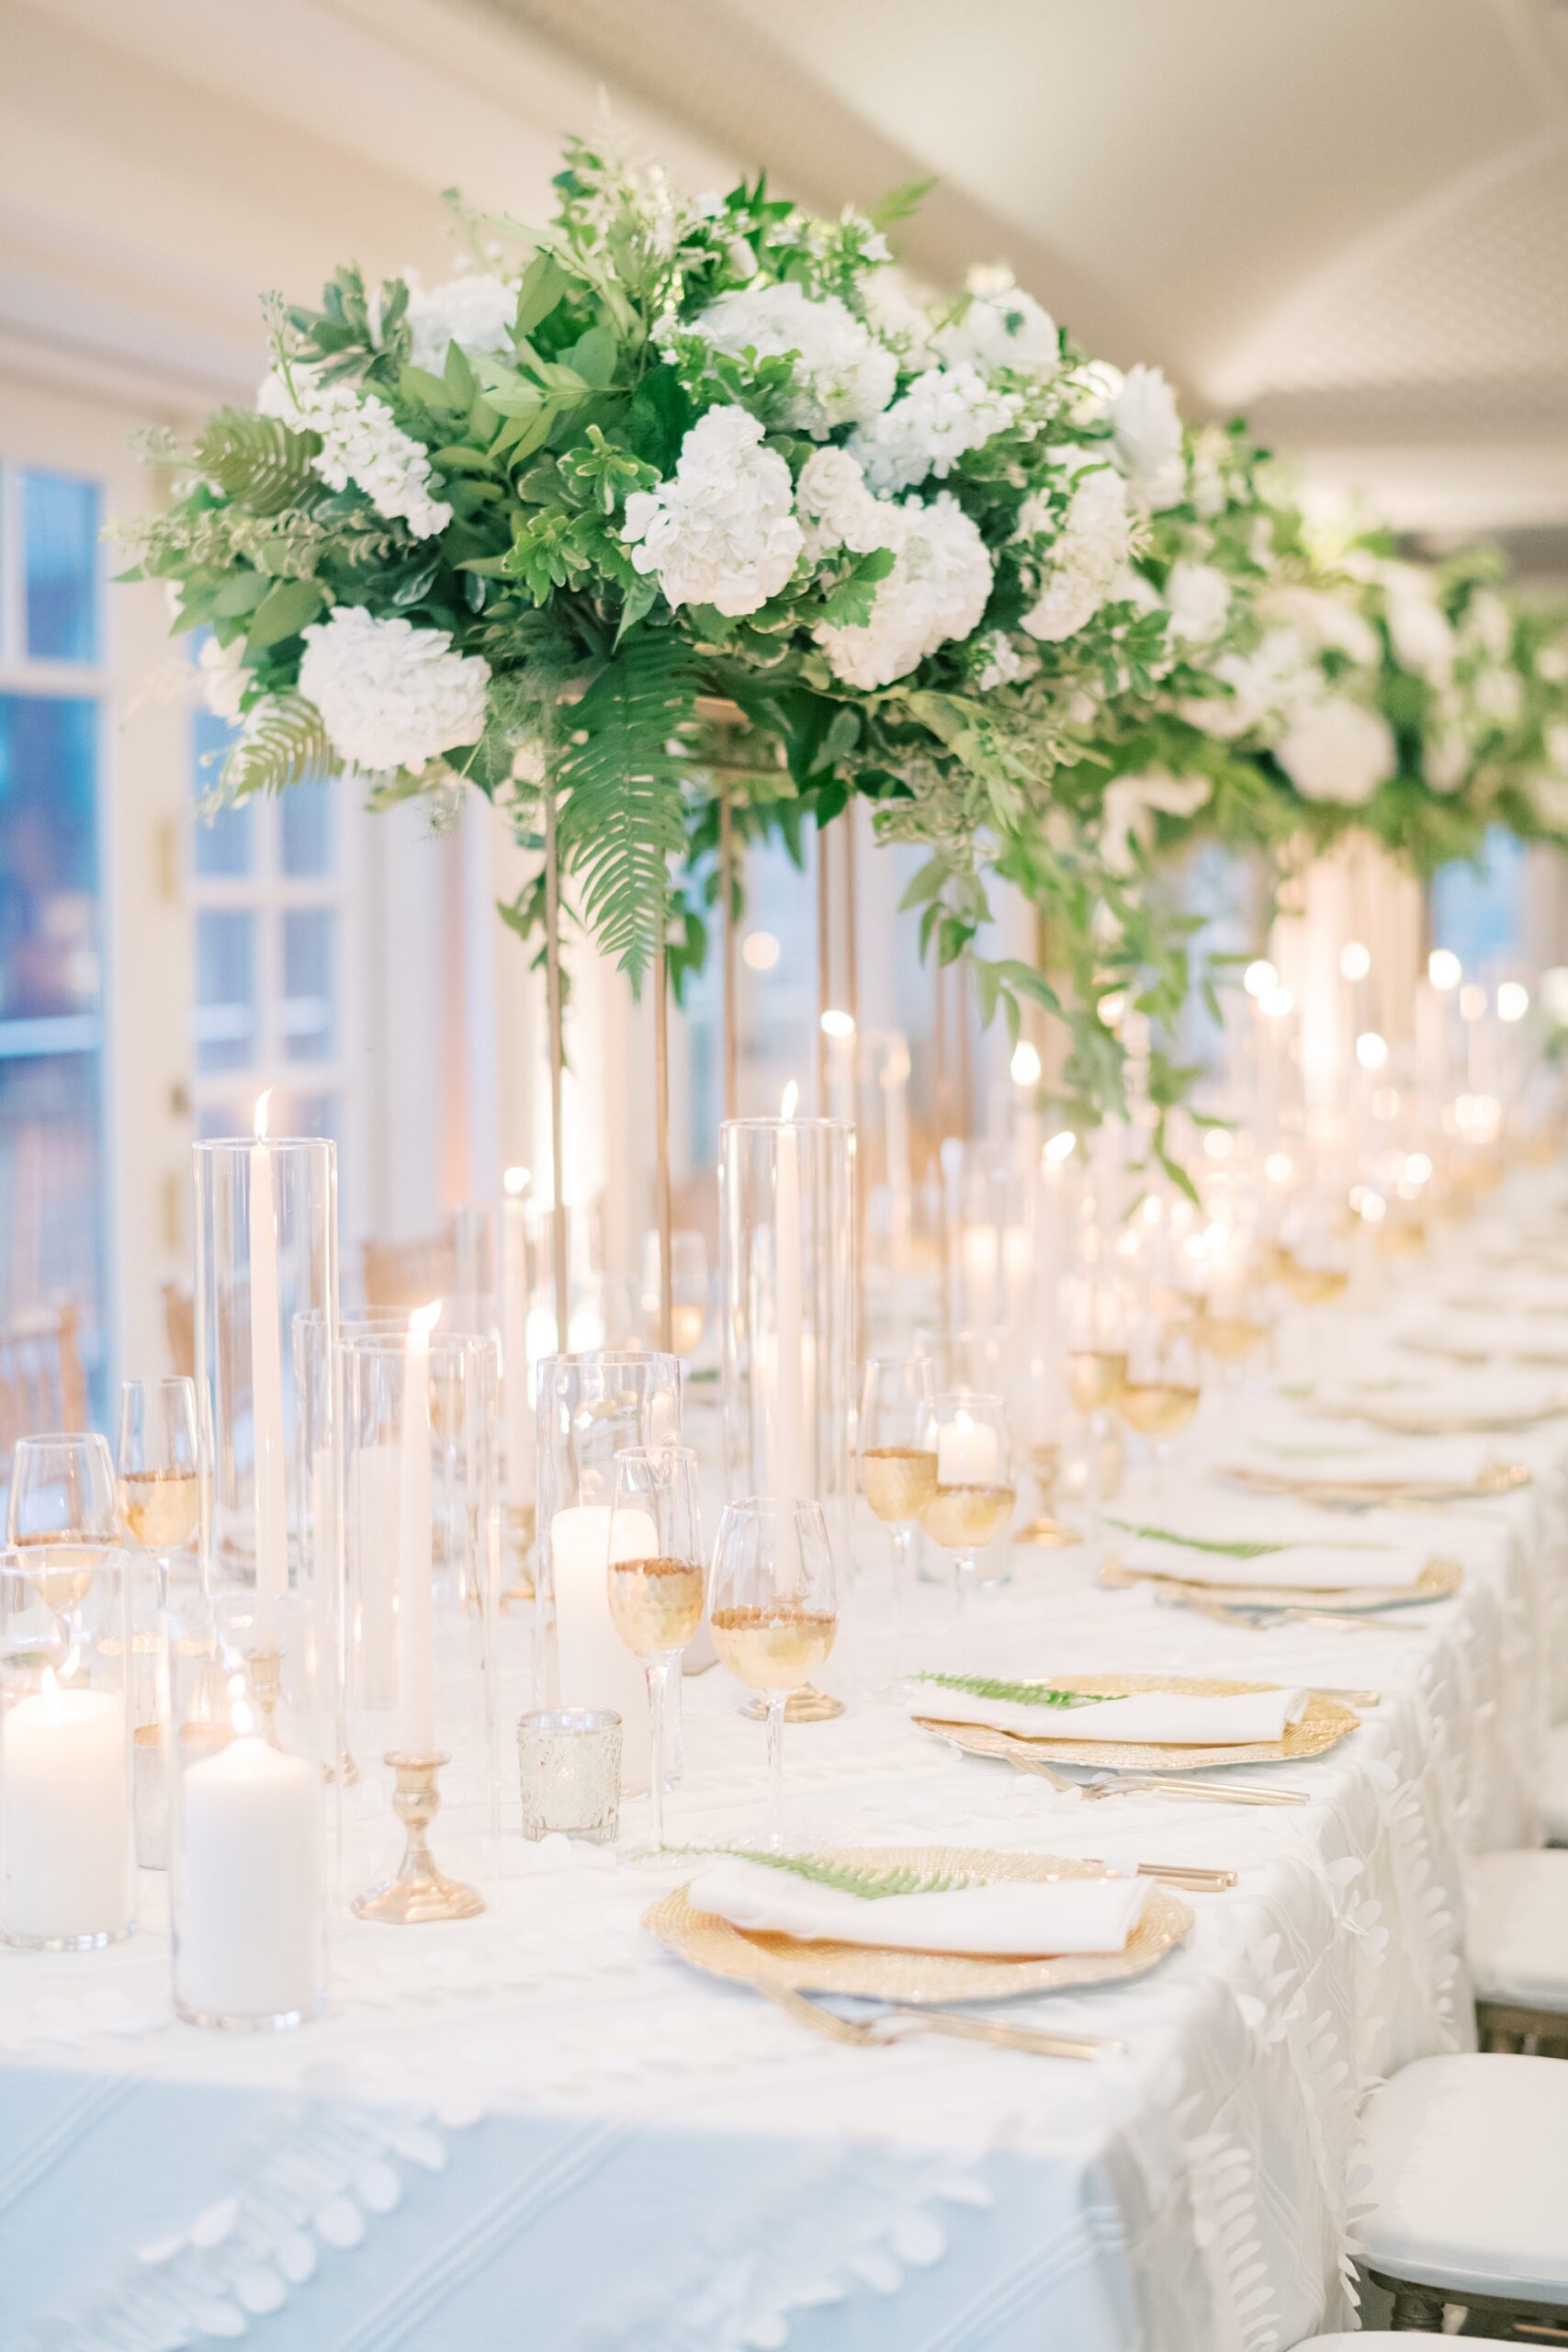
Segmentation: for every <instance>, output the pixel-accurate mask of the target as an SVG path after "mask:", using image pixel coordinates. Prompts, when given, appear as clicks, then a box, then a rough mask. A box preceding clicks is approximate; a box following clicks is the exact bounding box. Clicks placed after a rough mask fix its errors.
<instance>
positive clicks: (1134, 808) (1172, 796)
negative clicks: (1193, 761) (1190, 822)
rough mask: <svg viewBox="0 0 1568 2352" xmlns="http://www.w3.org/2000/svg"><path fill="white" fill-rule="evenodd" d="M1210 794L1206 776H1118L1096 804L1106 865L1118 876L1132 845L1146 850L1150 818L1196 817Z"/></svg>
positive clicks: (1128, 863) (1162, 772)
mask: <svg viewBox="0 0 1568 2352" xmlns="http://www.w3.org/2000/svg"><path fill="white" fill-rule="evenodd" d="M1212 790H1213V785H1212V783H1211V780H1210V778H1209V777H1208V776H1206V775H1188V776H1179V775H1171V773H1170V771H1169V769H1168V768H1148V769H1145V771H1144V772H1143V774H1141V775H1119V776H1116V777H1115V778H1113V780H1112V781H1111V783H1110V784H1108V785H1107V786H1106V787H1105V797H1104V799H1103V800H1102V801H1101V803H1100V848H1101V850H1102V851H1103V853H1104V855H1105V859H1106V863H1107V864H1108V865H1111V866H1112V867H1113V868H1114V869H1115V871H1116V872H1117V873H1119V874H1125V873H1127V872H1128V871H1129V870H1130V869H1131V867H1132V864H1133V844H1134V842H1138V843H1139V844H1140V845H1142V846H1143V847H1145V848H1146V847H1147V846H1148V844H1149V843H1150V842H1152V841H1153V839H1154V822H1153V820H1154V816H1155V813H1156V810H1157V811H1159V812H1160V813H1162V814H1163V815H1165V816H1168V817H1191V816H1194V815H1196V813H1197V811H1198V810H1199V809H1201V808H1202V807H1203V805H1204V803H1205V801H1206V800H1207V799H1208V797H1209V795H1210V792H1211V791H1212Z"/></svg>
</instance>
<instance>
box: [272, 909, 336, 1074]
mask: <svg viewBox="0 0 1568 2352" xmlns="http://www.w3.org/2000/svg"><path fill="white" fill-rule="evenodd" d="M336 933H337V919H336V917H335V916H334V915H333V913H332V912H331V910H329V909H328V908H325V907H295V908H291V909H290V910H288V913H286V914H285V916H284V918H283V1006H282V1017H281V1024H280V1025H281V1027H282V1030H283V1049H284V1051H285V1053H286V1054H287V1055H288V1059H289V1060H290V1061H291V1062H326V1061H331V1059H332V1057H333V1054H334V1053H335V1052H336V1051H337V1021H336V989H335V987H334V985H333V965H334V964H335V962H336V949H337V936H336Z"/></svg>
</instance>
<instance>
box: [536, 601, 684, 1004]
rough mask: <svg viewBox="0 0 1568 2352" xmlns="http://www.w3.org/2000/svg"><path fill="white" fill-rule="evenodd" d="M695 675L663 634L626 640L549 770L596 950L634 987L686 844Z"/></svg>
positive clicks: (663, 917)
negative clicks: (674, 862)
mask: <svg viewBox="0 0 1568 2352" xmlns="http://www.w3.org/2000/svg"><path fill="white" fill-rule="evenodd" d="M696 692H697V674H696V670H695V667H694V662H693V660H692V657H691V654H690V652H689V651H688V650H687V649H686V647H685V646H684V645H682V643H681V641H680V640H679V639H676V638H674V637H672V636H669V635H661V634H654V633H650V634H649V635H646V636H642V637H636V638H632V639H628V640H627V642H626V644H625V645H623V646H622V647H621V648H620V649H619V650H618V651H617V652H616V653H615V655H614V656H613V657H612V658H611V660H610V661H609V662H606V664H605V666H604V669H603V670H602V671H601V672H600V673H599V675H598V676H597V677H596V678H595V679H594V681H593V683H592V685H591V686H590V687H589V689H588V692H587V693H586V694H585V695H583V697H582V700H581V702H580V703H579V704H578V706H577V707H576V709H575V711H574V712H573V713H572V719H573V722H574V724H573V727H572V732H571V736H570V741H568V742H567V743H566V744H565V745H564V746H563V747H562V749H561V751H560V752H559V753H558V756H557V758H556V761H555V765H554V781H555V784H556V786H557V788H558V791H559V792H560V794H561V799H560V809H559V818H558V827H559V831H558V839H559V843H560V855H561V864H562V867H563V870H564V871H565V872H566V873H567V874H569V875H570V876H571V877H572V878H573V880H575V882H576V883H577V885H578V888H579V891H580V893H581V903H582V911H583V914H584V916H585V918H586V920H587V922H588V924H589V927H590V928H591V929H592V931H593V932H594V933H595V934H596V935H597V938H598V941H599V944H600V947H601V948H602V950H603V951H604V954H605V955H606V956H615V959H616V961H617V962H618V963H619V965H620V967H621V969H622V971H623V972H625V973H626V976H627V978H629V979H630V981H631V984H632V988H633V990H634V992H640V990H641V987H642V981H643V977H644V975H645V974H646V972H647V970H648V967H649V963H650V962H651V960H652V956H653V952H654V948H655V946H656V944H657V943H658V941H659V939H660V936H661V935H662V933H663V931H664V929H665V926H666V923H667V922H668V920H669V903H670V861H671V858H672V857H677V856H679V855H680V854H681V852H682V849H683V848H684V846H685V823H684V809H685V794H686V785H687V777H688V775H689V768H690V754H689V752H687V750H686V748H685V746H684V744H683V743H682V741H681V740H680V738H681V734H682V729H685V728H688V727H689V726H690V725H691V724H692V721H693V718H694V711H695V702H696Z"/></svg>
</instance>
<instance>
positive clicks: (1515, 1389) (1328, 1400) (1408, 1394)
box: [1312, 1364, 1565, 1429]
mask: <svg viewBox="0 0 1568 2352" xmlns="http://www.w3.org/2000/svg"><path fill="white" fill-rule="evenodd" d="M1564 1386H1565V1383H1564V1381H1563V1379H1562V1375H1561V1374H1556V1373H1553V1372H1551V1371H1550V1370H1542V1371H1540V1372H1530V1371H1529V1370H1528V1369H1526V1368H1525V1367H1524V1366H1519V1367H1517V1368H1516V1367H1514V1366H1511V1365H1508V1366H1498V1365H1495V1364H1490V1365H1484V1366H1482V1365H1472V1366H1467V1367H1458V1366H1456V1367H1455V1368H1454V1369H1453V1370H1451V1371H1450V1370H1448V1369H1446V1368H1445V1369H1441V1370H1439V1369H1438V1368H1437V1367H1435V1366H1434V1367H1433V1368H1432V1369H1431V1370H1430V1371H1429V1372H1427V1371H1420V1370H1417V1369H1416V1367H1414V1366H1407V1367H1406V1368H1405V1370H1404V1373H1403V1374H1402V1376H1401V1378H1400V1380H1399V1383H1398V1385H1397V1386H1394V1387H1382V1386H1378V1387H1365V1386H1361V1385H1358V1384H1357V1382H1356V1381H1355V1380H1354V1379H1353V1378H1352V1379H1348V1380H1339V1381H1336V1382H1333V1383H1331V1384H1329V1385H1325V1387H1324V1388H1323V1389H1322V1390H1321V1391H1320V1392H1319V1393H1318V1395H1316V1396H1315V1397H1314V1398H1313V1399H1312V1403H1313V1405H1314V1407H1320V1408H1321V1409H1322V1411H1323V1412H1324V1414H1325V1415H1332V1414H1338V1413H1348V1414H1351V1415H1353V1416H1357V1417H1363V1418H1370V1419H1371V1421H1372V1425H1373V1426H1374V1427H1376V1426H1377V1417H1378V1416H1379V1415H1382V1416H1383V1417H1384V1418H1386V1419H1401V1420H1404V1419H1409V1420H1423V1419H1425V1420H1432V1421H1437V1422H1443V1423H1457V1424H1459V1425H1461V1429H1462V1426H1463V1424H1465V1423H1466V1422H1470V1423H1476V1422H1480V1421H1493V1422H1496V1423H1498V1424H1501V1423H1504V1422H1506V1421H1529V1420H1533V1419H1535V1418H1536V1417H1537V1416H1538V1415H1540V1414H1542V1413H1549V1412H1551V1411H1552V1410H1553V1409H1554V1408H1561V1407H1562V1404H1563V1392H1564Z"/></svg>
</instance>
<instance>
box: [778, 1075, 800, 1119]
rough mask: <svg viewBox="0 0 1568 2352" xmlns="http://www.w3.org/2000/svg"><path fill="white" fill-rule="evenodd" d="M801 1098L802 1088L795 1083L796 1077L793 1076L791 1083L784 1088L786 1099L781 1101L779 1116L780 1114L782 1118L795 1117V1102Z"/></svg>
mask: <svg viewBox="0 0 1568 2352" xmlns="http://www.w3.org/2000/svg"><path fill="white" fill-rule="evenodd" d="M799 1100H800V1089H799V1087H798V1086H797V1085H796V1084H795V1080H794V1079H793V1078H792V1079H791V1080H790V1082H789V1084H788V1085H787V1086H786V1087H785V1088H784V1099H783V1100H782V1102H781V1103H780V1104H779V1116H780V1118H781V1119H793V1118H794V1116H795V1104H796V1103H798V1102H799Z"/></svg>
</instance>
